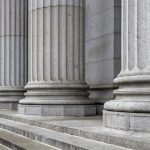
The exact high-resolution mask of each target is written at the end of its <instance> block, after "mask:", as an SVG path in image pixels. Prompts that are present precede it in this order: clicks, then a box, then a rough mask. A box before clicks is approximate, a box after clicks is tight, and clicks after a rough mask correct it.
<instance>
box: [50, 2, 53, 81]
mask: <svg viewBox="0 0 150 150" xmlns="http://www.w3.org/2000/svg"><path fill="white" fill-rule="evenodd" d="M50 3H51V2H50ZM52 17H53V15H52V7H50V66H49V67H50V80H51V81H52V76H53V74H52V72H53V68H52V64H53V63H52V61H53V60H52V30H53V29H52Z"/></svg>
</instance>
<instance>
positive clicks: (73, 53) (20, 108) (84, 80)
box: [0, 0, 150, 150]
mask: <svg viewBox="0 0 150 150" xmlns="http://www.w3.org/2000/svg"><path fill="white" fill-rule="evenodd" d="M149 31H150V0H0V109H7V110H15V111H17V113H18V114H20V115H21V116H24V117H27V116H29V117H31V116H33V115H34V117H37V118H38V117H39V116H40V117H43V118H44V117H50V116H76V117H84V116H96V115H102V112H103V127H104V128H105V129H108V130H110V131H109V132H110V134H111V133H112V132H113V131H112V130H115V131H116V129H117V131H118V132H124V131H125V132H127V133H130V132H134V134H138V133H140V132H142V134H144V135H145V134H148V135H149V131H150V114H149V113H150V97H149V93H150V91H149V90H150V85H149V81H150V75H149V74H150V50H149V48H150V38H149ZM105 134H106V133H105ZM120 136H121V135H120ZM123 136H124V134H122V137H123ZM140 136H141V134H140ZM114 138H116V137H115V136H114ZM127 139H129V138H127ZM138 140H139V139H137V141H136V140H135V141H136V142H137V144H135V145H134V146H133V144H130V143H127V144H123V143H122V144H120V143H121V142H118V143H119V144H118V143H117V142H116V143H115V142H112V141H113V140H112V141H111V140H110V141H109V142H107V140H106V139H105V140H104V142H106V143H110V144H114V145H119V146H123V147H126V148H133V149H137V150H138V149H139V148H137V147H138V144H139V145H140V143H142V142H141V141H142V140H141V139H140V140H141V141H140V142H139V143H138ZM146 140H148V139H146ZM114 141H115V140H114ZM111 142H112V143H111ZM146 144H147V145H146ZM146 144H145V145H144V144H143V145H144V146H143V148H142V149H140V150H146V149H148V148H150V142H147V143H146ZM140 146H141V145H140ZM141 147H142V146H141ZM72 149H73V148H72ZM65 150H67V149H65Z"/></svg>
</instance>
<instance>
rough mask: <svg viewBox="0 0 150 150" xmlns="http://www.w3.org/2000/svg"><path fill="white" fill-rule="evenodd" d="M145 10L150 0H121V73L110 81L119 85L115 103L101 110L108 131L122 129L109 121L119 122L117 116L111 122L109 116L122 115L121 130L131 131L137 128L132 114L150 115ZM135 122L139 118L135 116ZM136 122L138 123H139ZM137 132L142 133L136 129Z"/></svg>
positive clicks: (148, 14) (149, 17)
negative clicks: (122, 128) (124, 124)
mask: <svg viewBox="0 0 150 150" xmlns="http://www.w3.org/2000/svg"><path fill="white" fill-rule="evenodd" d="M149 10H150V0H122V69H121V73H120V74H119V75H118V77H117V78H116V79H115V80H114V82H115V83H116V84H119V85H120V87H119V89H118V90H116V91H114V93H115V94H116V99H115V100H114V101H110V102H108V103H106V104H105V106H104V107H105V110H107V111H108V112H107V111H106V112H105V113H104V121H105V125H106V126H108V127H113V128H121V126H123V125H122V124H123V123H122V124H121V123H120V125H119V124H118V125H117V123H116V122H115V119H114V118H113V117H114V116H115V117H116V116H117V117H116V118H117V119H118V120H119V118H121V114H120V115H118V114H113V115H112V118H111V117H110V116H109V115H110V114H112V112H124V113H123V114H122V116H123V117H122V118H124V119H125V118H126V119H125V120H123V121H124V122H125V123H126V127H125V126H124V127H125V129H126V130H130V129H131V128H132V129H131V130H135V128H134V127H133V122H134V123H135V124H137V125H138V123H137V122H136V121H137V120H136V117H137V114H136V113H150V50H149V48H150V11H149ZM109 111H110V112H111V113H110V112H109ZM127 113H129V114H127ZM132 113H135V114H132ZM108 114H109V115H108ZM131 114H132V117H133V116H134V120H132V119H133V118H131ZM126 115H128V117H127V116H126ZM127 118H128V119H127ZM129 118H130V119H129ZM139 118H142V117H141V116H139ZM110 119H114V121H110ZM120 121H121V120H120ZM132 121H133V122H132ZM140 121H141V123H142V119H141V120H140ZM110 122H111V124H110ZM127 124H128V125H127ZM131 124H132V125H131ZM127 126H128V127H127ZM131 126H132V127H131ZM139 130H141V131H142V130H144V129H141V127H139Z"/></svg>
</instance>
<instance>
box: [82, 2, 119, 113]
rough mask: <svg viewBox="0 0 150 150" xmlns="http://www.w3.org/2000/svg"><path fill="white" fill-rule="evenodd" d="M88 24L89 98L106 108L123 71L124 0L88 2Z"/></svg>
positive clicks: (87, 79)
mask: <svg viewBox="0 0 150 150" xmlns="http://www.w3.org/2000/svg"><path fill="white" fill-rule="evenodd" d="M85 25H86V82H87V83H88V84H89V85H90V93H91V96H90V97H91V98H92V99H96V102H97V103H99V104H102V105H99V106H100V107H101V106H102V107H103V103H104V102H105V101H107V100H109V99H112V98H113V94H112V90H113V89H114V87H115V86H114V85H113V79H114V78H115V77H116V75H117V74H118V73H119V71H120V57H121V56H120V55H121V54H120V52H121V44H120V43H121V34H120V31H121V0H86V23H85ZM98 110H99V111H100V109H99V107H98Z"/></svg>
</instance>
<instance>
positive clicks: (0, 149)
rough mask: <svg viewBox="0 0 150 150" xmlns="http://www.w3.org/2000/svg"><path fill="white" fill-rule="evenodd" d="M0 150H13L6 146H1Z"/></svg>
mask: <svg viewBox="0 0 150 150" xmlns="http://www.w3.org/2000/svg"><path fill="white" fill-rule="evenodd" d="M0 150H11V149H9V148H7V147H6V146H4V145H1V144H0Z"/></svg>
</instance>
